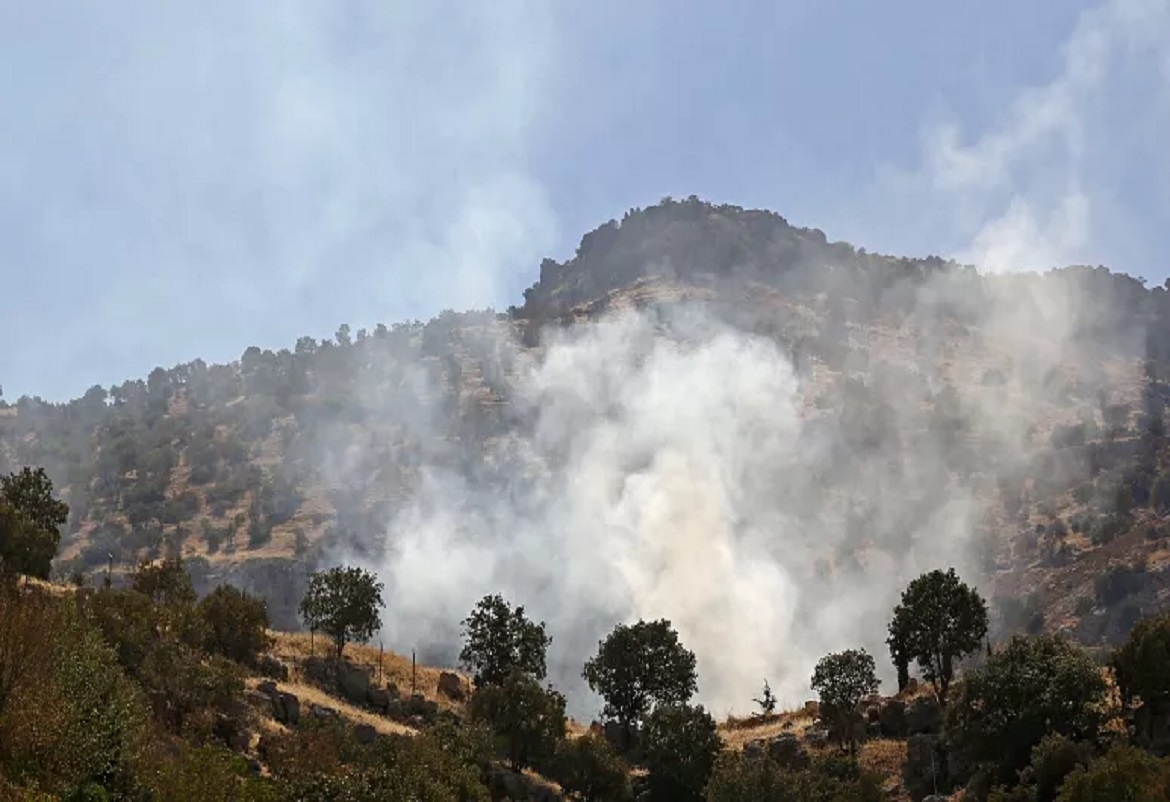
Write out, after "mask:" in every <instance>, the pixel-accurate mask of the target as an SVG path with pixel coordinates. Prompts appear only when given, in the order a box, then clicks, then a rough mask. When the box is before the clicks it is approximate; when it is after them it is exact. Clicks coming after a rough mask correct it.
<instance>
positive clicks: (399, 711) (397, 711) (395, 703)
mask: <svg viewBox="0 0 1170 802" xmlns="http://www.w3.org/2000/svg"><path fill="white" fill-rule="evenodd" d="M386 717H387V718H392V719H394V720H395V721H402V720H403V719H404V718H406V708H405V706H404V705H403V704H402V700H401V699H391V700H390V702H389V704H387V705H386Z"/></svg>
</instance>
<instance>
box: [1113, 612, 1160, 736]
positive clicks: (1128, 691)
mask: <svg viewBox="0 0 1170 802" xmlns="http://www.w3.org/2000/svg"><path fill="white" fill-rule="evenodd" d="M1111 662H1112V665H1113V671H1114V676H1115V677H1116V679H1117V688H1118V690H1119V691H1121V698H1122V700H1123V701H1124V702H1125V704H1126V705H1132V704H1133V703H1134V702H1135V701H1137V700H1141V703H1142V704H1143V705H1148V706H1149V708H1150V710H1157V709H1163V710H1164V709H1166V706H1167V705H1168V704H1170V670H1168V668H1167V667H1170V613H1167V614H1163V615H1160V616H1156V617H1153V618H1143V619H1142V620H1140V621H1138V622H1137V623H1136V624H1135V625H1134V627H1133V629H1132V630H1130V633H1129V637H1128V638H1127V639H1126V641H1125V643H1124V644H1122V645H1121V648H1119V649H1118V650H1117V651H1116V652H1114V654H1113V659H1112V661H1111ZM1146 719H1147V720H1148V722H1149V726H1152V725H1153V721H1154V716H1147V717H1146ZM1140 735H1143V736H1145V737H1149V736H1151V735H1152V732H1150V731H1149V729H1148V727H1147V728H1146V731H1145V732H1143V733H1140Z"/></svg>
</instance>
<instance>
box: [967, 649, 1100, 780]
mask: <svg viewBox="0 0 1170 802" xmlns="http://www.w3.org/2000/svg"><path fill="white" fill-rule="evenodd" d="M1105 691H1106V684H1105V679H1104V677H1103V676H1102V675H1101V671H1100V670H1099V669H1098V668H1097V666H1095V665H1094V664H1093V661H1092V660H1090V659H1089V658H1088V656H1087V655H1086V654H1085V653H1084V652H1083V651H1081V650H1080V649H1079V648H1078V647H1077V646H1075V645H1074V644H1072V643H1069V642H1068V641H1066V640H1064V639H1062V638H1059V637H1056V636H1052V635H1041V636H1038V637H1035V638H1022V637H1018V636H1017V637H1015V638H1013V639H1012V641H1011V642H1010V643H1009V644H1008V646H1007V647H1006V648H1004V649H1002V650H1000V651H998V652H996V653H995V654H993V655H992V656H991V657H989V658H987V662H986V663H985V664H984V665H983V667H982V668H980V669H977V670H975V671H972V672H971V673H970V674H968V675H967V676H966V678H965V679H964V680H963V682H962V684H961V685H960V690H959V694H958V696H957V698H956V699H955V700H954V703H953V704H952V705H951V708H950V710H949V711H948V713H949V715H948V722H947V730H948V732H949V734H950V735H951V737H952V738H953V739H954V741H955V742H956V744H957V745H958V746H959V747H960V749H961V750H962V751H963V752H964V753H965V754H966V755H967V756H969V757H970V758H973V759H974V760H976V761H986V762H988V763H990V764H992V766H993V767H994V768H995V770H996V774H997V776H998V778H999V779H1000V780H1001V781H1007V780H1010V779H1011V778H1013V777H1014V776H1015V774H1016V772H1018V771H1020V770H1021V769H1023V768H1024V767H1025V766H1026V765H1027V764H1028V761H1029V758H1030V757H1031V753H1032V750H1033V749H1034V748H1035V747H1036V745H1037V744H1039V743H1040V741H1041V740H1042V739H1043V738H1044V737H1045V736H1046V735H1049V734H1054V735H1063V736H1065V737H1067V738H1069V739H1071V740H1073V741H1085V742H1090V743H1091V742H1094V741H1095V740H1096V738H1097V735H1098V732H1099V730H1100V727H1101V724H1102V722H1103V718H1104V714H1103V707H1104V701H1105Z"/></svg>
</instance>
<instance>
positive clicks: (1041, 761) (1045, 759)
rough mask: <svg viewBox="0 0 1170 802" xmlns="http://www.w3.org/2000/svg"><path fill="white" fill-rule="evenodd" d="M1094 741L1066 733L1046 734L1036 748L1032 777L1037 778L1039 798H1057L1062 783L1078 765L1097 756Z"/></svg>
mask: <svg viewBox="0 0 1170 802" xmlns="http://www.w3.org/2000/svg"><path fill="white" fill-rule="evenodd" d="M1094 755H1095V753H1094V749H1093V746H1092V745H1091V744H1085V743H1077V742H1076V741H1071V740H1069V739H1068V738H1066V737H1064V736H1063V735H1046V736H1044V737H1043V738H1042V739H1041V740H1040V743H1038V744H1036V748H1035V749H1033V750H1032V777H1033V778H1034V779H1035V781H1036V802H1053V800H1055V799H1056V792H1057V791H1058V790H1060V785H1061V783H1063V782H1064V780H1065V778H1066V777H1068V775H1069V774H1070V773H1071V772H1072V771H1073V769H1075V768H1077V767H1078V766H1083V765H1085V764H1087V763H1089V761H1091V760H1092V759H1093V757H1094Z"/></svg>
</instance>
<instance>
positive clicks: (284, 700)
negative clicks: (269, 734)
mask: <svg viewBox="0 0 1170 802" xmlns="http://www.w3.org/2000/svg"><path fill="white" fill-rule="evenodd" d="M272 717H273V718H274V719H276V720H277V721H279V722H280V723H281V724H284V725H285V726H287V727H295V726H297V724H299V723H300V720H301V700H300V699H298V698H297V697H296V696H294V695H293V694H291V693H284V692H282V691H278V692H277V693H276V694H275V695H274V696H273V697H272Z"/></svg>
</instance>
